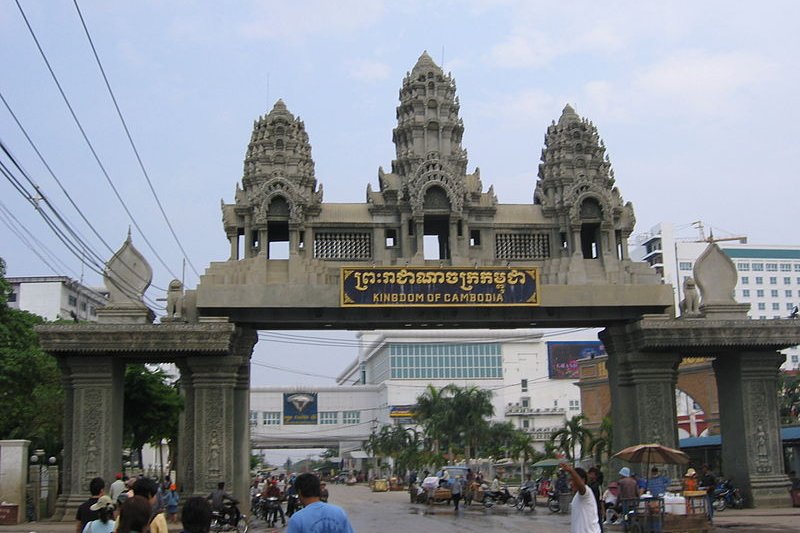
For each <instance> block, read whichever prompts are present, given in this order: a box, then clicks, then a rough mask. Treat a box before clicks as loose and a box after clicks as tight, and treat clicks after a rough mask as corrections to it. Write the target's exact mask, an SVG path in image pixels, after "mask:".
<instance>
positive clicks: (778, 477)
mask: <svg viewBox="0 0 800 533" xmlns="http://www.w3.org/2000/svg"><path fill="white" fill-rule="evenodd" d="M784 359H785V358H784V356H783V355H781V354H780V353H778V352H742V353H735V354H725V355H724V356H720V357H717V358H716V359H715V360H714V373H715V375H716V379H717V389H718V390H719V393H718V394H719V406H720V429H721V433H722V435H723V438H722V465H723V469H724V472H723V474H724V476H725V477H726V478H730V479H732V480H733V482H734V484H735V485H736V487H738V488H739V489H740V490H741V491H742V493H743V494H744V496H745V500H746V501H747V502H748V504H750V505H755V506H756V507H776V506H783V505H785V504H786V502H787V490H788V489H789V486H790V483H789V480H788V478H787V476H786V474H785V473H784V468H783V444H782V441H781V436H780V414H779V409H778V399H777V389H778V369H779V367H780V365H781V363H782V362H783V361H784Z"/></svg>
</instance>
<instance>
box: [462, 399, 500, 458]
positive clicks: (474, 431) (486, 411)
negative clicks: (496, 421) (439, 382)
mask: <svg viewBox="0 0 800 533" xmlns="http://www.w3.org/2000/svg"><path fill="white" fill-rule="evenodd" d="M451 387H454V388H453V389H451V390H452V393H453V408H452V413H451V416H452V417H453V423H452V424H451V427H452V430H453V431H455V432H458V436H461V437H463V440H464V450H465V451H464V455H465V456H466V459H467V460H469V459H471V458H472V454H471V452H472V451H475V450H476V449H477V447H478V442H479V441H480V438H481V436H483V435H484V434H485V433H486V428H488V426H489V422H488V419H489V418H490V417H491V416H492V415H494V406H493V405H492V391H490V390H484V389H480V388H478V387H476V386H474V385H473V386H470V387H465V388H459V387H456V386H455V385H451Z"/></svg>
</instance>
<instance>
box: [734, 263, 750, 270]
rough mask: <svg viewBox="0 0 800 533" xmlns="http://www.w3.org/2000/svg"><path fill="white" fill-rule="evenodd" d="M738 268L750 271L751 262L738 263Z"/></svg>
mask: <svg viewBox="0 0 800 533" xmlns="http://www.w3.org/2000/svg"><path fill="white" fill-rule="evenodd" d="M736 270H738V271H739V272H750V263H736Z"/></svg>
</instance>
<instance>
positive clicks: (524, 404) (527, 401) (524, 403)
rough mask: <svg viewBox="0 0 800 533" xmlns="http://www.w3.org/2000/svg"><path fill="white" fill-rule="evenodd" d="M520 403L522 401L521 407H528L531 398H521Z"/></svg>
mask: <svg viewBox="0 0 800 533" xmlns="http://www.w3.org/2000/svg"><path fill="white" fill-rule="evenodd" d="M521 403H522V407H530V406H531V399H530V398H522V400H521Z"/></svg>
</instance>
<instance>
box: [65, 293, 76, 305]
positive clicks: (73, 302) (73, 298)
mask: <svg viewBox="0 0 800 533" xmlns="http://www.w3.org/2000/svg"><path fill="white" fill-rule="evenodd" d="M67 303H68V304H69V306H70V307H75V306H76V305H78V297H77V296H73V295H72V294H70V295H69V296H68V297H67Z"/></svg>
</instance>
